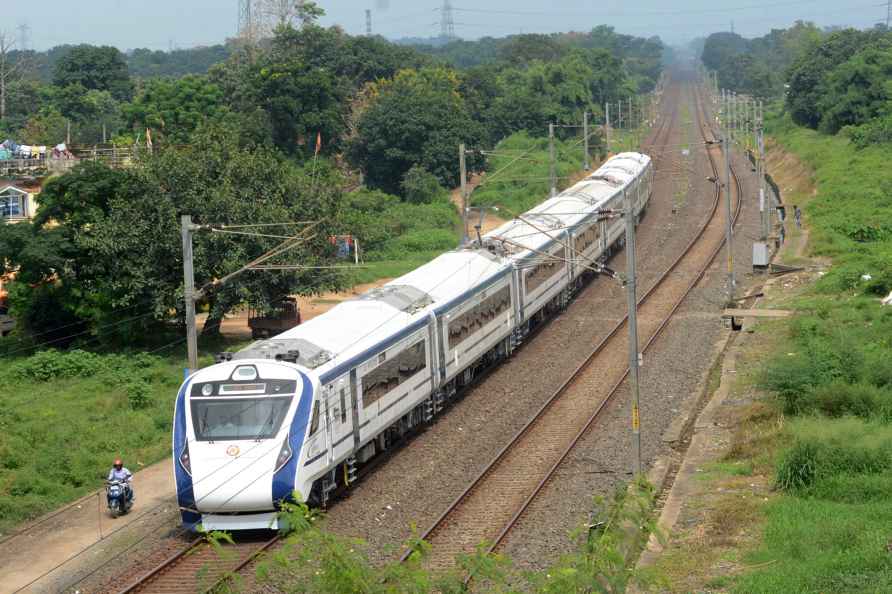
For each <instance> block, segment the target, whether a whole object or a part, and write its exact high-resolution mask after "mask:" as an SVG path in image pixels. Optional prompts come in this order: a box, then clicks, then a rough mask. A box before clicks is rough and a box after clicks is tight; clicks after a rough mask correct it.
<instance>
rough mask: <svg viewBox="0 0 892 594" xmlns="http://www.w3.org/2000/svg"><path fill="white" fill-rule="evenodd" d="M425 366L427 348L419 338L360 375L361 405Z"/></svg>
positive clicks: (371, 402) (374, 398)
mask: <svg viewBox="0 0 892 594" xmlns="http://www.w3.org/2000/svg"><path fill="white" fill-rule="evenodd" d="M379 360H380V359H379ZM425 367H427V350H426V349H425V347H424V341H423V340H420V341H418V342H416V343H415V344H413V345H412V346H410V347H408V348H407V349H405V350H403V351H402V352H400V353H399V354H398V355H395V356H393V357H391V358H390V360H389V361H386V362H385V363H382V364H381V365H378V366H377V367H375V368H374V369H372V370H371V371H369V372H367V373H366V374H365V375H364V376H362V406H363V407H365V408H368V407H369V406H371V405H372V404H374V403H375V402H376V401H377V400H379V399H380V398H381V397H382V396H384V395H385V394H387V393H388V392H390V391H391V390H393V389H394V388H396V387H397V386H399V385H400V384H402V383H403V382H404V381H406V380H408V379H409V378H411V377H412V376H414V375H415V374H416V373H418V372H419V371H421V370H422V369H424V368H425Z"/></svg>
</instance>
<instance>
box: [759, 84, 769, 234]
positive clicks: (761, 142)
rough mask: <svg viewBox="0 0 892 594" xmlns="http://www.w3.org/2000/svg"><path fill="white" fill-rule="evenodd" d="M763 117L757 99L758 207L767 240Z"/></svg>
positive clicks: (767, 205)
mask: <svg viewBox="0 0 892 594" xmlns="http://www.w3.org/2000/svg"><path fill="white" fill-rule="evenodd" d="M763 118H764V116H763V113H762V102H761V101H759V118H758V122H759V126H758V130H757V137H756V144H757V145H758V147H759V167H758V175H759V208H761V209H762V241H767V240H768V232H769V229H770V227H771V221H770V219H771V205H770V204H768V201H767V200H766V198H767V196H766V193H765V122H764V119H763Z"/></svg>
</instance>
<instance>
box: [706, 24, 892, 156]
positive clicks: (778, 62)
mask: <svg viewBox="0 0 892 594" xmlns="http://www.w3.org/2000/svg"><path fill="white" fill-rule="evenodd" d="M702 60H703V63H704V65H705V66H706V67H707V68H709V69H710V70H713V71H715V72H717V73H718V82H719V86H720V87H723V88H727V89H731V90H734V91H737V92H741V93H748V94H750V95H754V96H756V97H763V98H781V97H783V99H784V106H785V108H786V110H787V111H788V113H789V115H790V117H791V118H792V120H793V122H795V123H796V124H798V125H800V126H805V127H808V128H813V129H817V130H820V131H821V132H824V133H827V134H836V133H839V132H842V133H844V134H845V135H847V136H849V137H850V138H851V139H852V140H853V141H854V142H855V143H856V144H857V145H859V146H865V145H867V144H876V143H884V142H890V141H892V85H890V84H889V81H890V79H892V31H890V30H889V29H887V28H886V27H885V26H884V25H877V26H876V27H874V28H872V29H867V30H863V31H862V30H857V29H842V30H823V31H822V30H820V29H818V28H817V27H816V26H815V25H814V24H811V23H802V22H797V23H796V25H794V26H793V27H791V28H789V29H775V30H773V31H772V32H771V33H769V34H768V35H766V36H764V37H759V38H755V39H744V38H742V37H740V36H739V35H735V34H733V33H716V34H713V35H711V36H710V37H709V38H708V39H706V41H705V43H704V46H703V52H702Z"/></svg>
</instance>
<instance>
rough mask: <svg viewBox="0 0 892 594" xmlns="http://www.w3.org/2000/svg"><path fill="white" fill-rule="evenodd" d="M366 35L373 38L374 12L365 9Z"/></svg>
mask: <svg viewBox="0 0 892 594" xmlns="http://www.w3.org/2000/svg"><path fill="white" fill-rule="evenodd" d="M365 34H366V36H367V37H371V36H372V10H371V9H370V8H366V9H365Z"/></svg>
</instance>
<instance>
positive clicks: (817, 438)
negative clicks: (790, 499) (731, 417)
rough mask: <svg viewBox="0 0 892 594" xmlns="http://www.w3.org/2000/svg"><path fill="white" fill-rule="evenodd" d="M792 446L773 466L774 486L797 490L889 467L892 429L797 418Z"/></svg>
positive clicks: (851, 421) (855, 421)
mask: <svg viewBox="0 0 892 594" xmlns="http://www.w3.org/2000/svg"><path fill="white" fill-rule="evenodd" d="M791 433H792V434H793V437H794V441H793V445H792V446H791V447H790V448H789V449H788V450H786V451H785V452H784V453H783V454H782V455H781V458H780V460H779V461H778V465H777V473H776V476H775V483H776V485H777V486H778V487H779V488H780V489H783V490H786V491H794V492H795V491H800V490H802V489H805V488H809V487H812V486H814V485H816V484H818V483H819V482H821V481H823V480H826V479H828V478H830V477H833V476H838V475H841V474H849V475H858V474H866V475H871V474H878V473H882V472H885V471H887V470H889V469H890V468H892V428H890V427H888V426H886V425H877V424H875V423H870V422H867V421H864V420H861V419H854V418H845V419H837V420H828V419H820V418H812V419H801V420H798V421H796V422H794V423H793V424H792V426H791Z"/></svg>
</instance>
